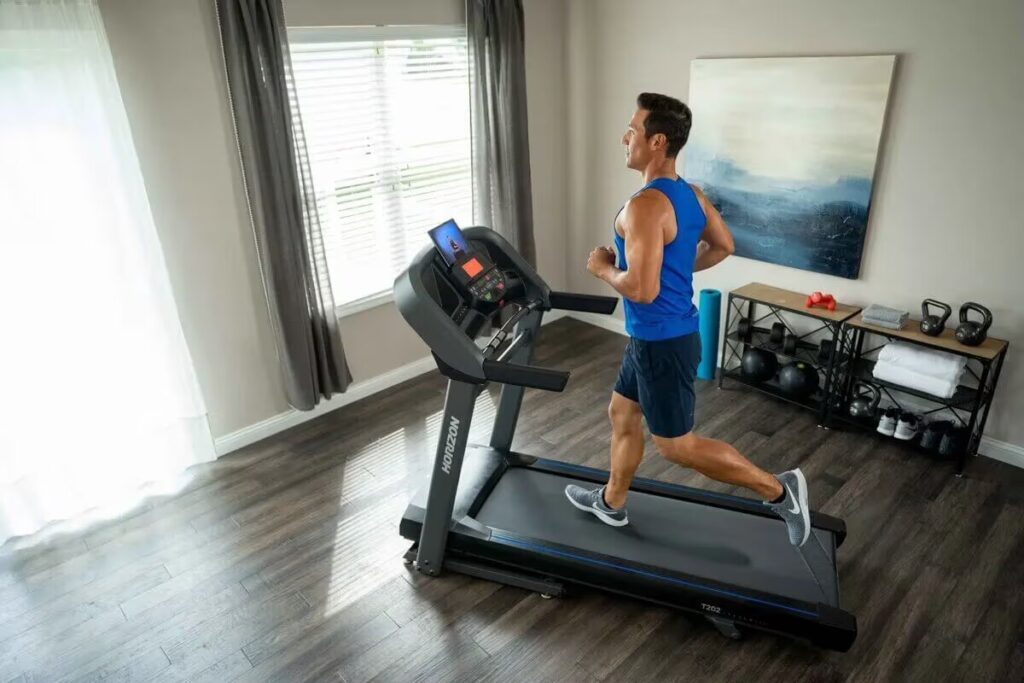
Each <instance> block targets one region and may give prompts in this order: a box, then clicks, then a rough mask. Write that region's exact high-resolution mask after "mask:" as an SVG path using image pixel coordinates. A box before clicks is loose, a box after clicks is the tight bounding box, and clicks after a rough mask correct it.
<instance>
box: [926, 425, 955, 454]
mask: <svg viewBox="0 0 1024 683" xmlns="http://www.w3.org/2000/svg"><path fill="white" fill-rule="evenodd" d="M952 428H953V423H952V422H950V421H949V420H938V421H936V422H929V423H928V426H927V427H925V428H924V433H923V434H921V448H924V449H925V450H929V451H937V450H939V447H940V446H941V445H942V438H943V437H944V436H946V433H947V432H948V431H949V430H950V429H952Z"/></svg>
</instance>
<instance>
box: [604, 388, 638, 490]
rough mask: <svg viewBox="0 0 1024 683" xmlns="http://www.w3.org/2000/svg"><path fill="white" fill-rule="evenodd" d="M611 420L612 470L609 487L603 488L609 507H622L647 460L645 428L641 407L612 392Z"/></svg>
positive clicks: (609, 412) (609, 414)
mask: <svg viewBox="0 0 1024 683" xmlns="http://www.w3.org/2000/svg"><path fill="white" fill-rule="evenodd" d="M608 419H609V420H611V423H612V446H611V451H612V453H611V455H612V468H611V476H609V477H608V485H607V486H606V487H605V489H604V500H605V504H607V505H608V506H610V507H613V508H621V507H623V506H624V505H625V504H626V496H627V495H628V494H629V485H630V484H631V483H632V482H633V475H634V474H636V470H637V468H638V467H639V466H640V461H641V460H643V457H644V426H643V421H642V420H641V412H640V404H639V403H637V402H636V401H631V400H629V399H628V398H626V397H625V396H623V395H622V394H619V393H616V392H612V400H611V403H609V404H608Z"/></svg>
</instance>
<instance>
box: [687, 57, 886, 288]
mask: <svg viewBox="0 0 1024 683" xmlns="http://www.w3.org/2000/svg"><path fill="white" fill-rule="evenodd" d="M895 61H896V58H895V56H892V55H887V56H872V57H800V58H771V59H697V60H694V61H692V62H691V65H690V98H689V104H690V107H691V109H692V110H693V129H692V131H691V134H690V142H689V143H688V144H687V146H686V150H685V155H686V157H685V163H686V176H687V179H688V180H690V181H691V182H694V183H696V184H697V185H700V186H701V187H702V188H703V189H704V191H705V192H706V193H707V195H708V196H709V197H710V198H711V200H712V202H713V203H714V204H715V206H717V207H718V209H719V211H721V213H722V216H723V218H725V221H726V223H728V225H729V227H730V228H731V230H732V233H733V236H734V238H735V241H736V254H737V255H739V256H746V257H748V258H754V259H759V260H761V261H768V262H770V263H778V264H781V265H784V266H791V267H794V268H802V269H804V270H811V271H815V272H819V273H827V274H829V275H838V276H840V277H845V278H856V277H857V276H858V273H859V272H860V262H861V252H862V251H863V249H864V237H865V233H866V231H867V225H868V212H869V210H870V208H871V190H872V185H873V183H874V175H875V166H876V162H877V159H878V147H879V143H880V141H881V138H882V126H883V122H884V119H885V108H886V102H887V101H888V97H889V86H890V83H891V81H892V75H893V67H894V65H895Z"/></svg>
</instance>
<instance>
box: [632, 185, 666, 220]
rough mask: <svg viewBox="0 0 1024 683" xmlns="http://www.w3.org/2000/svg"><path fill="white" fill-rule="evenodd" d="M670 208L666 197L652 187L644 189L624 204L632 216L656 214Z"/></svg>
mask: <svg viewBox="0 0 1024 683" xmlns="http://www.w3.org/2000/svg"><path fill="white" fill-rule="evenodd" d="M671 208H672V201H671V200H670V199H669V198H668V195H666V194H665V193H664V192H662V191H661V190H658V189H655V188H653V187H645V188H644V189H642V190H640V191H639V192H637V193H636V194H635V195H633V196H632V197H630V199H629V201H628V202H626V209H627V211H629V212H630V213H632V214H657V213H662V212H665V211H667V210H668V209H671Z"/></svg>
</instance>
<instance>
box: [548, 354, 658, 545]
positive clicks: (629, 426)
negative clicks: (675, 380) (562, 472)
mask: <svg viewBox="0 0 1024 683" xmlns="http://www.w3.org/2000/svg"><path fill="white" fill-rule="evenodd" d="M636 370H637V366H636V358H635V357H634V344H633V340H630V342H629V345H628V346H627V347H626V351H625V354H624V355H623V357H622V366H621V367H620V368H619V378H618V380H616V382H615V390H614V391H613V392H612V400H611V403H609V404H608V419H610V420H611V423H612V446H611V451H612V452H611V456H612V467H611V474H610V476H609V478H608V484H607V485H606V486H602V487H601V488H592V487H584V486H577V485H576V484H569V485H568V486H566V487H565V496H566V498H568V499H569V502H570V503H572V504H573V505H574V506H576V508H578V509H580V510H583V511H585V512H589V513H591V514H592V515H594V516H596V517H597V518H598V519H600V520H601V521H602V522H604V523H605V524H610V525H612V526H625V525H626V524H628V523H629V519H628V517H627V515H626V510H625V508H624V507H623V506H624V505H625V503H626V494H627V493H628V492H629V485H630V483H631V482H632V481H633V475H634V474H635V473H636V468H637V467H639V466H640V460H641V459H642V458H643V457H644V432H643V423H642V422H641V419H640V417H641V410H640V404H639V403H638V402H637V398H638V395H637V372H636Z"/></svg>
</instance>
